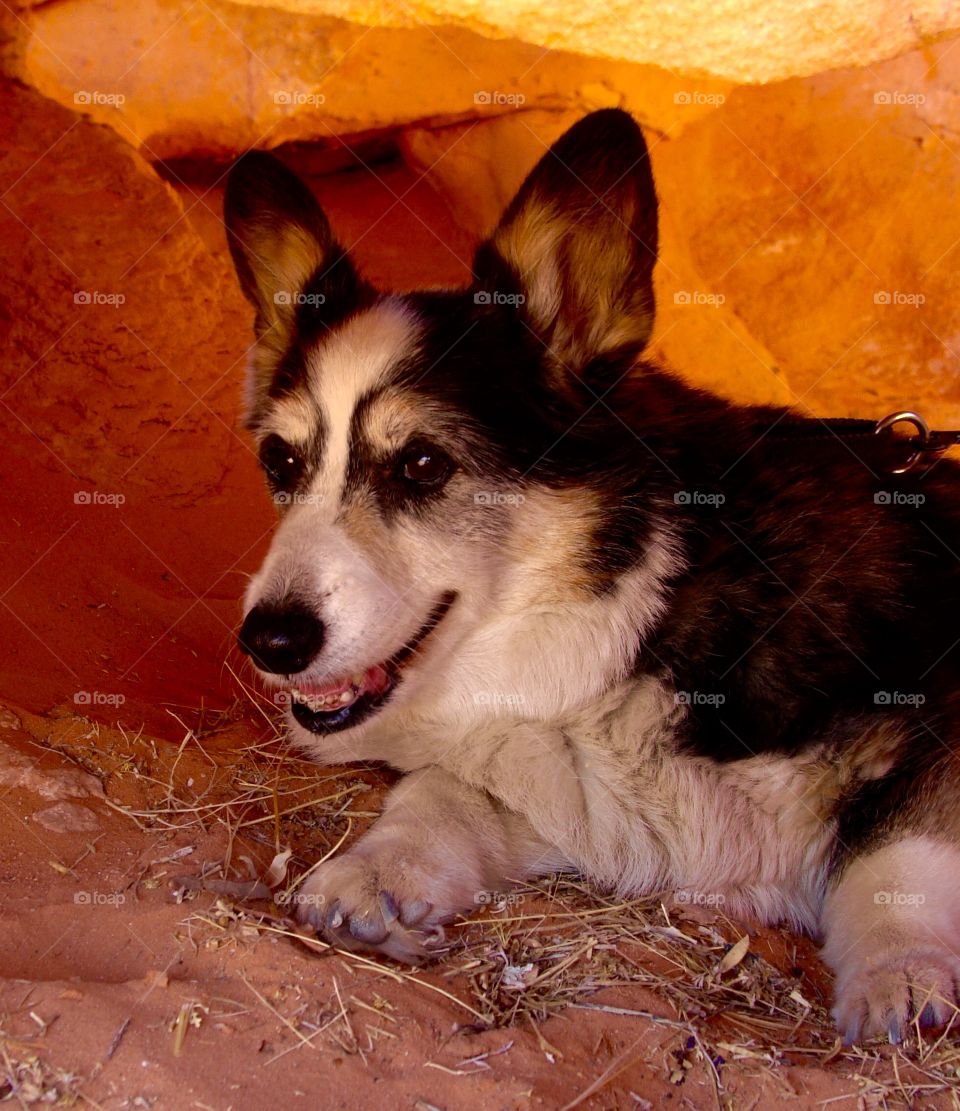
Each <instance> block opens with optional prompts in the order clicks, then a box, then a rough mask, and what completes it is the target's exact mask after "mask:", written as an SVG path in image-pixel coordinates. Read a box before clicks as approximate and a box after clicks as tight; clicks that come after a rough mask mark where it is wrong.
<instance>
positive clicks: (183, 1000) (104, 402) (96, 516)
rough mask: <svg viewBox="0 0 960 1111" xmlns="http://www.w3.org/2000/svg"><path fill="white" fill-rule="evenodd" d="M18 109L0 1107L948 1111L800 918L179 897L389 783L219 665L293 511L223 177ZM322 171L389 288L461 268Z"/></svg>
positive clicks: (383, 185)
mask: <svg viewBox="0 0 960 1111" xmlns="http://www.w3.org/2000/svg"><path fill="white" fill-rule="evenodd" d="M0 95H2V99H3V103H2V104H0V111H2V114H3V117H4V118H5V119H7V120H9V121H11V127H12V131H13V134H12V137H11V140H10V145H9V149H8V150H7V152H6V153H5V156H4V159H3V161H2V163H0V171H2V177H3V188H4V190H5V192H4V197H5V198H6V200H5V205H4V207H3V209H0V240H2V241H3V243H4V245H5V248H6V249H7V250H8V251H9V255H8V257H9V258H10V259H11V260H12V261H11V264H10V265H9V267H7V268H6V269H5V270H4V273H3V275H2V276H0V293H2V294H3V299H2V303H3V305H4V306H5V309H4V316H3V323H4V327H5V330H6V331H7V333H8V336H7V338H8V340H9V351H10V352H11V355H10V358H9V360H8V362H7V366H6V368H5V370H4V379H3V385H2V392H0V403H2V405H3V407H4V417H5V418H6V419H5V435H4V441H3V444H2V451H0V516H2V519H3V520H4V522H5V524H6V527H5V529H4V531H3V535H2V537H0V570H2V580H0V606H2V610H0V616H2V619H3V622H4V635H3V637H2V638H0V674H2V681H3V686H2V688H0V701H2V705H3V709H2V711H0V846H2V848H0V1046H2V1060H0V1099H8V1100H10V1101H12V1102H14V1103H16V1102H18V1101H19V1103H20V1104H21V1105H30V1104H32V1103H34V1102H42V1101H46V1102H55V1101H56V1100H57V1099H61V1100H69V1099H78V1100H81V1101H85V1102H87V1103H89V1104H91V1105H93V1106H99V1107H105V1108H122V1107H141V1108H147V1107H157V1108H181V1107H183V1108H186V1107H200V1108H215V1109H217V1111H226V1109H228V1108H250V1109H259V1108H273V1107H275V1106H276V1105H277V1104H278V1103H281V1102H282V1103H283V1104H285V1105H289V1104H293V1105H296V1102H297V1101H299V1100H302V1101H303V1103H304V1105H308V1104H310V1105H319V1106H321V1107H342V1108H366V1107H370V1106H375V1105H377V1104H378V1103H379V1104H381V1105H383V1106H386V1107H409V1108H422V1109H430V1108H439V1109H441V1111H453V1109H455V1108H462V1107H473V1106H483V1107H491V1108H525V1107H547V1108H559V1107H565V1106H570V1107H572V1106H584V1107H592V1108H623V1107H639V1108H646V1107H661V1106H663V1107H671V1106H674V1107H677V1108H680V1107H688V1108H700V1107H703V1108H711V1107H738V1108H739V1107H743V1108H767V1107H773V1106H776V1105H778V1104H779V1103H781V1102H783V1101H785V1100H790V1101H798V1104H799V1105H800V1106H805V1107H819V1106H824V1105H826V1106H831V1107H832V1106H838V1107H846V1106H854V1105H857V1104H859V1105H864V1106H869V1105H889V1106H951V1105H952V1106H956V1105H957V1094H956V1093H957V1088H956V1085H957V1083H958V1080H960V1073H958V1064H957V1061H958V1057H957V1051H956V1049H955V1048H951V1046H952V1045H955V1043H951V1042H949V1040H948V1041H946V1042H943V1043H940V1044H939V1045H931V1044H924V1045H921V1046H919V1047H917V1046H916V1045H912V1044H911V1045H907V1046H905V1047H903V1048H901V1049H899V1050H897V1051H894V1050H892V1049H891V1048H890V1047H884V1046H879V1045H876V1046H869V1047H865V1048H864V1049H863V1050H857V1051H850V1052H847V1051H841V1050H840V1047H839V1046H838V1045H837V1044H836V1040H835V1037H834V1033H833V1031H832V1029H831V1027H830V1025H829V1022H828V1020H827V1017H826V1013H825V1011H824V1005H825V1004H826V1003H827V1001H828V994H829V983H828V978H827V977H826V975H825V973H824V971H823V969H822V967H821V966H820V964H819V962H818V961H817V958H816V955H815V951H814V949H813V947H812V945H811V944H810V943H809V942H806V941H800V940H797V939H794V938H791V937H790V936H789V935H787V934H785V933H781V932H777V931H765V930H756V929H754V928H753V927H749V926H747V927H744V926H741V925H737V924H733V923H730V922H727V921H725V920H724V919H723V917H722V915H721V916H713V915H710V914H705V913H700V914H697V913H694V911H693V910H692V909H691V908H685V909H684V908H681V909H680V910H677V909H676V908H673V909H671V908H669V907H660V906H659V905H658V904H657V903H655V902H654V903H646V904H642V905H641V904H638V905H637V906H636V907H622V906H621V907H612V906H611V904H610V903H609V901H604V899H603V898H602V896H600V895H599V894H596V895H593V896H591V895H589V894H586V895H585V894H583V893H582V892H579V891H577V890H576V889H572V888H569V887H563V886H561V887H559V888H557V889H556V890H554V891H553V892H552V893H550V892H549V891H541V892H532V891H531V892H526V893H525V894H524V895H523V900H524V901H523V902H522V903H518V904H512V905H507V906H505V907H502V908H499V909H498V908H491V909H487V910H486V911H485V912H484V914H483V915H482V916H481V918H482V921H481V922H480V923H479V924H464V925H462V926H459V927H456V928H455V929H454V930H453V931H452V934H453V936H454V937H455V939H456V944H455V946H454V950H453V952H452V953H451V955H450V957H449V958H448V959H447V960H446V961H445V962H443V963H442V964H440V965H439V966H437V967H435V968H431V969H426V970H423V971H420V972H418V973H416V974H415V976H413V977H412V976H410V975H408V974H406V973H405V972H404V971H403V970H399V969H397V968H394V967H386V966H380V965H377V964H376V963H375V962H364V961H362V960H358V959H356V958H353V957H346V956H344V955H342V954H336V953H331V952H318V951H316V949H311V948H309V947H308V945H307V944H305V943H304V942H303V941H301V940H298V939H297V938H296V937H293V936H291V934H290V931H289V927H288V925H287V924H286V923H285V922H284V920H283V917H282V912H281V911H280V910H279V909H278V908H277V907H275V906H271V905H270V904H269V903H263V902H261V903H254V904H251V905H250V906H248V907H246V908H245V909H244V910H240V909H238V902H237V900H236V899H235V898H227V897H225V896H223V895H221V894H218V893H217V892H216V891H211V890H199V891H198V890H195V889H194V888H192V887H191V886H190V884H189V882H188V881H189V878H190V877H194V878H195V877H197V876H198V875H200V874H201V873H203V872H205V871H207V872H208V873H209V874H210V876H212V877H213V880H214V882H218V881H221V880H223V879H227V880H229V881H231V882H234V883H236V882H240V881H244V880H249V879H250V878H251V876H252V875H254V874H262V873H263V871H264V869H265V868H266V867H267V865H268V864H269V862H270V861H271V859H272V858H273V856H274V854H275V852H276V850H277V848H278V847H288V846H289V847H290V848H292V849H293V850H294V857H293V860H292V865H293V866H294V867H295V868H305V867H308V866H309V865H310V864H312V863H313V862H314V861H315V860H316V859H317V858H318V857H319V856H320V855H322V854H324V853H326V852H328V851H330V850H331V849H333V848H334V847H336V846H337V845H338V844H340V843H341V842H342V841H343V839H344V838H347V837H352V836H356V834H357V832H358V831H359V830H361V829H362V828H363V826H364V824H365V823H366V822H368V821H369V820H370V818H371V816H372V815H373V814H374V813H375V811H376V808H377V805H378V800H379V798H380V797H381V795H382V791H383V789H384V786H385V784H386V783H387V782H388V780H389V777H388V775H387V773H385V772H382V771H379V770H376V769H337V770H335V771H333V772H331V771H329V770H322V769H309V768H306V767H304V766H303V765H299V764H295V762H293V761H290V760H286V758H285V757H283V755H282V748H281V747H279V742H277V741H276V739H275V735H274V730H273V728H272V726H271V724H270V722H269V721H268V720H267V719H266V718H265V717H264V716H263V715H262V714H261V713H260V711H259V710H258V707H257V704H256V702H255V700H254V699H253V698H251V697H250V696H248V695H247V694H246V693H245V692H244V691H242V690H241V689H240V687H239V686H238V684H237V682H236V680H235V679H234V677H233V676H232V674H231V671H230V669H229V666H228V665H229V664H231V663H232V664H233V665H234V666H238V664H237V661H236V660H235V658H234V657H233V656H232V649H231V644H232V637H233V631H234V628H235V624H236V617H237V599H238V597H239V595H240V593H241V590H242V585H243V581H244V575H245V574H247V573H249V572H250V571H251V570H252V569H253V568H254V567H255V566H256V564H257V561H258V559H259V557H260V556H261V555H262V553H263V551H264V549H265V546H266V543H267V540H268V536H269V530H270V527H271V522H272V511H271V506H270V503H269V501H268V499H267V497H266V495H265V493H264V492H263V490H262V488H261V482H260V478H259V475H258V473H257V468H256V464H255V460H254V458H253V454H252V452H251V450H250V446H249V443H248V442H247V440H246V439H245V438H244V436H243V434H242V433H240V432H238V430H237V426H238V421H237V414H238V408H239V392H240V380H241V376H242V364H243V358H244V353H245V348H246V345H247V343H248V342H249V323H250V321H249V314H248V312H247V310H246V307H245V306H244V305H243V304H242V302H241V300H240V298H239V295H238V293H237V292H236V289H235V287H234V285H233V282H232V279H231V277H230V274H229V269H228V265H227V261H226V256H225V250H224V245H223V242H222V238H221V236H222V229H221V227H220V223H219V190H218V189H217V188H216V186H214V187H213V188H212V189H211V190H209V191H208V187H209V186H210V185H211V177H212V178H213V179H215V178H216V172H215V171H214V172H212V173H210V172H208V173H207V177H206V178H205V179H201V177H199V176H197V175H193V176H191V177H189V180H187V179H186V178H184V175H187V174H188V171H189V169H190V168H189V167H179V168H174V171H175V172H171V174H170V178H171V180H172V181H173V182H174V185H175V186H176V188H175V189H174V188H173V187H172V186H167V185H164V184H162V183H161V182H159V181H158V179H157V178H156V177H155V176H153V174H152V173H151V172H148V169H147V168H146V167H145V166H144V165H143V164H141V163H138V162H137V161H136V160H133V159H132V157H131V156H129V154H126V153H124V150H123V147H122V144H121V143H120V142H119V141H118V140H117V139H116V137H115V136H112V135H111V134H110V133H109V132H107V131H106V130H105V129H103V128H98V127H94V126H93V125H87V124H83V125H81V126H79V127H74V121H73V120H72V118H71V117H70V114H69V113H67V112H65V111H63V110H61V109H54V108H52V107H51V106H49V105H45V104H42V103H40V102H39V98H36V97H35V96H34V94H26V93H25V92H24V91H23V90H19V89H16V88H11V87H7V88H4V89H3V90H2V94H0ZM53 148H55V150H56V155H55V157H53V158H51V159H46V158H44V157H43V155H44V154H45V152H47V151H48V150H50V149H53ZM177 175H179V177H180V178H183V180H178V176H177ZM316 184H317V188H318V191H319V192H320V194H321V196H322V197H323V199H324V200H325V202H326V203H327V205H328V207H329V208H330V211H331V212H332V214H333V217H334V221H335V224H336V226H337V228H338V230H339V231H340V233H341V235H342V237H343V238H344V239H345V240H347V241H348V242H354V241H356V243H357V254H358V256H359V258H360V260H361V262H362V263H363V264H364V265H365V267H366V269H367V271H368V273H370V274H371V276H372V277H373V278H374V279H375V280H377V281H380V282H383V283H396V284H398V285H402V286H411V285H418V284H426V283H430V282H442V281H456V280H459V279H460V278H461V277H462V276H463V274H464V272H465V271H464V266H465V260H466V258H467V257H468V256H467V249H468V246H469V243H468V237H467V236H466V235H465V233H464V232H463V231H462V229H461V228H459V226H458V224H457V221H456V220H455V219H454V217H453V216H452V215H451V214H450V213H449V212H448V211H446V209H445V208H444V207H443V205H442V204H441V203H440V202H439V201H438V199H437V197H436V196H435V195H434V194H432V193H431V191H430V190H429V187H427V186H424V185H417V184H416V183H415V181H414V180H413V179H412V178H411V176H410V175H409V174H408V173H407V172H406V171H405V170H404V169H403V168H402V167H400V166H397V165H385V166H381V167H378V168H377V172H376V174H370V173H358V172H354V173H342V174H337V175H334V176H332V177H329V178H324V179H322V180H319V181H318V182H317V183H316ZM398 197H402V198H403V200H402V203H398V201H397V198H398ZM181 205H183V206H184V207H185V208H186V209H187V215H186V216H184V213H183V209H182V208H181ZM371 228H372V229H373V230H370V229H371ZM158 244H159V247H158V246H157V245H158ZM78 290H87V291H89V290H93V291H100V292H107V293H110V292H123V293H124V296H125V298H126V300H125V303H124V305H123V306H122V309H123V311H122V312H118V311H117V307H116V306H115V305H111V304H109V303H91V304H88V305H87V306H86V307H85V311H83V312H79V311H78V310H77V308H76V305H77V302H76V300H75V295H76V292H77V291H78ZM117 495H122V499H123V500H122V501H120V500H119V499H118V497H117ZM125 808H126V809H125ZM184 877H187V879H184ZM745 929H746V931H747V934H748V936H749V944H748V948H747V949H746V950H744V949H743V945H742V943H741V946H740V948H739V949H736V948H734V947H735V946H736V943H737V942H738V941H739V939H740V938H741V937H743V936H744V931H745ZM731 952H733V954H734V957H737V956H738V957H739V959H737V960H734V961H733V962H732V963H729V962H730V961H731V958H730V957H729V956H728V955H729V954H730V953H731ZM684 954H689V956H685V955H684ZM725 962H727V963H729V967H724V965H725ZM951 1054H952V1056H951ZM951 1070H952V1071H951Z"/></svg>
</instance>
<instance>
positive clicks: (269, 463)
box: [260, 436, 303, 490]
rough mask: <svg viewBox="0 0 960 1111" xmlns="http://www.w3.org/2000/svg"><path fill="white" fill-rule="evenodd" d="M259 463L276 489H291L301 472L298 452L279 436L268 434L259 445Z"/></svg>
mask: <svg viewBox="0 0 960 1111" xmlns="http://www.w3.org/2000/svg"><path fill="white" fill-rule="evenodd" d="M260 465H261V466H262V467H263V469H264V470H265V471H266V474H267V481H268V482H269V483H270V485H271V486H274V487H275V488H276V489H278V490H292V489H293V487H294V486H296V484H297V482H298V481H299V480H300V476H301V475H302V474H303V460H302V459H301V458H300V454H299V453H298V452H297V450H296V448H292V447H291V446H290V445H289V444H288V443H287V442H286V440H283V439H281V438H280V437H279V436H268V437H267V438H266V439H265V440H264V441H263V443H262V444H261V445H260Z"/></svg>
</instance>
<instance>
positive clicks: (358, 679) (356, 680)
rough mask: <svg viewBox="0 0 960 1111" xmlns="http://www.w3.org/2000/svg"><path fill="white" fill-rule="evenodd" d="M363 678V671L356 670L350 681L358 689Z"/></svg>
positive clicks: (361, 684)
mask: <svg viewBox="0 0 960 1111" xmlns="http://www.w3.org/2000/svg"><path fill="white" fill-rule="evenodd" d="M364 678H365V675H364V672H362V671H358V672H357V674H356V675H354V676H353V678H352V679H351V680H350V682H351V683H353V685H354V686H355V687H356V688H357V690H359V689H360V688H361V687H362V686H363V680H364Z"/></svg>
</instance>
